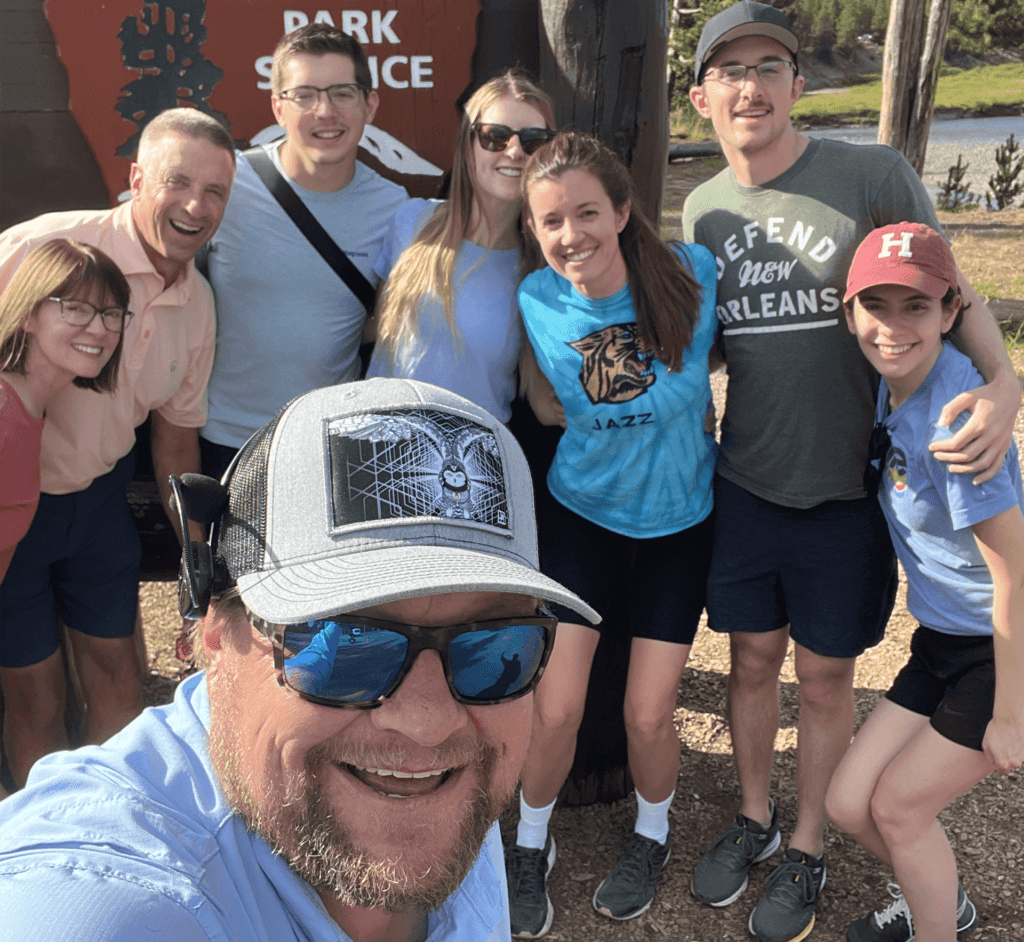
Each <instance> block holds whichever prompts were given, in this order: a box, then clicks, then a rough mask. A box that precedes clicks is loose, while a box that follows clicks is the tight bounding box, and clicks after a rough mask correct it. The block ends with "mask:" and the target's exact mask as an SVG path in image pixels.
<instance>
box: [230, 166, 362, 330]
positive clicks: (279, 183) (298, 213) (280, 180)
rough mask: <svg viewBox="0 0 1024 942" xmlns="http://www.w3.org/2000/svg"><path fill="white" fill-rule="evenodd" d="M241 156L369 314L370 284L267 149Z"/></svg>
mask: <svg viewBox="0 0 1024 942" xmlns="http://www.w3.org/2000/svg"><path fill="white" fill-rule="evenodd" d="M242 156H243V157H245V158H246V159H247V160H248V161H249V163H250V165H251V166H252V169H253V170H255V171H256V174H257V175H258V176H259V178H260V179H261V180H262V181H263V183H264V184H265V185H266V187H267V189H268V190H270V193H271V195H272V196H273V197H274V199H276V200H277V201H278V203H280V204H281V208H282V209H283V210H284V211H285V212H286V213H287V214H288V218H289V219H291V221H292V222H294V223H295V225H296V226H298V228H299V231H300V232H301V233H302V234H303V235H304V236H305V237H306V238H307V239H309V243H310V245H312V246H313V248H315V249H316V250H317V252H319V253H320V255H321V256H323V260H324V261H325V262H327V264H328V265H330V266H331V268H333V269H334V273H335V274H336V275H337V276H338V277H339V278H340V279H341V280H342V281H343V282H345V284H346V285H347V286H348V289H349V291H351V292H352V293H353V294H354V295H355V296H356V297H357V298H358V299H359V303H360V304H362V305H363V307H365V308H366V312H367V314H373V303H374V298H375V296H376V291H375V290H374V287H373V285H371V284H370V282H369V281H368V280H367V278H366V276H365V275H364V274H363V273H362V272H361V271H360V270H359V269H358V268H356V266H355V265H353V264H352V261H351V260H350V259H349V257H348V256H347V255H346V254H345V253H344V252H343V251H342V250H341V249H340V248H338V244H337V243H336V242H335V241H334V239H332V238H331V237H330V236H329V235H328V234H327V230H326V229H324V227H323V226H321V225H320V223H318V222H317V221H316V217H315V216H314V215H313V214H312V213H311V212H310V211H309V210H308V209H307V208H306V204H305V203H303V202H302V200H301V199H300V198H299V195H298V194H297V193H296V192H295V191H294V190H293V189H292V188H291V187H290V186H289V185H288V183H287V181H286V180H285V179H284V177H282V176H281V174H280V173H279V172H278V170H277V167H275V166H274V162H273V161H272V160H271V159H270V157H269V156H268V155H267V152H266V151H265V150H263V148H262V147H253V148H251V149H250V150H247V151H243V153H242Z"/></svg>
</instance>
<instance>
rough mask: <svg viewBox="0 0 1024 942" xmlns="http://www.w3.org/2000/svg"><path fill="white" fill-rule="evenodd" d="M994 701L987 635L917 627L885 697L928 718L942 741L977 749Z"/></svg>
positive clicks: (992, 662) (993, 669)
mask: <svg viewBox="0 0 1024 942" xmlns="http://www.w3.org/2000/svg"><path fill="white" fill-rule="evenodd" d="M995 697H996V663H995V650H994V648H993V645H992V636H991V635H951V634H946V633H945V632H943V631H936V630H935V629H934V628H926V627H925V626H924V625H921V626H920V627H918V629H917V631H915V632H914V637H913V638H912V639H911V640H910V660H909V661H907V663H906V664H905V665H904V666H903V669H902V670H901V671H900V672H899V673H898V674H897V675H896V679H895V680H894V681H893V682H892V686H891V687H890V688H889V692H888V693H887V694H886V695H885V698H886V699H887V700H891V701H892V702H893V703H895V704H896V705H897V706H901V707H903V708H904V709H906V710H910V711H911V713H919V714H921V716H930V717H931V724H932V726H933V727H934V728H935V731H936V732H937V733H939V735H941V736H945V737H946V739H949V740H952V741H953V742H955V743H959V744H960V745H961V746H966V747H967V748H968V749H975V750H977V751H978V752H980V751H981V743H982V740H984V738H985V729H986V728H987V727H988V723H989V720H991V719H992V708H993V706H994V705H995Z"/></svg>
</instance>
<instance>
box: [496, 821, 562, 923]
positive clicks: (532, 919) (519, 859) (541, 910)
mask: <svg viewBox="0 0 1024 942" xmlns="http://www.w3.org/2000/svg"><path fill="white" fill-rule="evenodd" d="M554 863H555V839H554V838H553V837H552V836H551V835H550V834H549V835H548V839H547V841H546V842H545V844H544V849H543V850H537V849H536V848H535V847H520V846H519V845H518V844H512V845H511V846H509V847H506V848H505V877H506V878H507V880H508V908H509V915H510V916H511V922H512V935H513V936H514V937H515V938H517V939H539V938H540V937H541V936H542V935H544V933H546V932H547V931H548V929H550V928H551V923H552V921H553V920H554V918H555V907H554V906H552V905H551V897H549V896H548V891H547V886H546V884H545V880H546V878H547V875H548V874H549V873H550V872H551V868H552V866H554Z"/></svg>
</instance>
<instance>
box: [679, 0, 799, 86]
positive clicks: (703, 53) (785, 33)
mask: <svg viewBox="0 0 1024 942" xmlns="http://www.w3.org/2000/svg"><path fill="white" fill-rule="evenodd" d="M744 36H767V37H768V38H769V39H774V40H775V41H776V42H780V43H782V45H783V46H785V47H786V48H787V49H788V50H789V51H790V52H791V53H793V56H794V57H795V56H796V54H797V50H799V48H800V42H799V40H798V39H797V38H796V34H795V33H794V32H793V27H792V26H791V25H790V22H789V18H788V17H787V16H786V14H785V13H783V12H782V11H781V10H777V9H775V7H773V6H769V5H768V4H767V3H756V2H754V0H740V2H739V3H736V4H733V5H732V6H731V7H726V8H725V9H724V10H722V12H721V13H716V14H715V15H714V16H713V17H711V19H710V20H708V21H707V22H706V23H705V24H704V29H702V30H701V33H700V40H699V42H698V43H697V58H696V60H695V61H694V65H693V72H694V77H695V78H696V80H697V81H698V82H700V80H701V79H702V78H703V72H704V65H705V63H706V62H707V61H708V59H710V58H711V57H712V56H713V55H714V54H715V53H716V52H718V50H719V49H721V48H722V46H724V45H725V44H726V43H731V42H732V41H733V40H734V39H741V38H742V37H744Z"/></svg>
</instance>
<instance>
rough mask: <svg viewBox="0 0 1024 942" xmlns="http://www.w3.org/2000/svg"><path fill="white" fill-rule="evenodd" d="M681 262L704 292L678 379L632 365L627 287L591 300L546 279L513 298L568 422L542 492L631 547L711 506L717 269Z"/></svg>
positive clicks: (559, 280) (650, 363) (643, 362)
mask: <svg viewBox="0 0 1024 942" xmlns="http://www.w3.org/2000/svg"><path fill="white" fill-rule="evenodd" d="M676 251H678V252H679V254H680V255H681V256H682V257H683V258H684V260H685V261H684V264H686V265H687V266H688V267H690V268H691V269H692V271H693V273H694V275H695V277H696V279H697V281H698V283H699V285H700V288H701V290H702V295H701V305H700V311H699V315H698V318H697V321H696V323H695V325H694V332H693V340H692V342H691V344H690V346H689V347H688V348H687V350H686V352H685V353H684V354H683V364H682V369H680V370H679V371H678V372H671V373H670V372H669V371H668V369H667V368H666V366H665V364H664V363H662V362H661V361H660V360H656V359H654V358H652V357H643V356H640V355H638V353H637V349H636V333H635V328H636V312H635V311H634V309H633V298H632V296H631V295H630V291H629V285H628V284H627V285H626V286H625V287H624V288H623V289H622V290H621V291H619V292H617V293H616V294H613V295H612V296H611V297H607V298H598V299H591V298H586V297H584V296H583V295H582V294H580V293H579V292H578V291H577V290H576V289H575V288H574V287H573V286H572V285H571V284H570V283H569V281H567V280H566V279H565V278H563V277H562V276H561V275H559V274H558V273H557V272H555V271H554V269H552V268H544V269H542V270H541V271H537V272H534V273H533V274H531V275H529V276H528V277H527V278H526V279H525V280H524V281H523V284H522V285H521V286H520V289H519V307H520V309H521V310H522V313H523V323H524V324H525V326H526V333H527V336H528V337H529V339H530V343H531V344H532V345H533V350H534V353H535V354H536V356H537V363H538V364H539V365H540V368H541V369H542V370H543V371H544V374H545V376H547V378H548V379H549V380H550V381H551V384H552V385H553V386H554V387H555V392H556V393H557V394H558V398H559V401H560V402H561V403H562V406H563V408H564V409H565V417H566V422H567V423H568V427H567V428H566V430H565V433H564V434H563V435H562V437H561V439H560V440H559V443H558V451H557V452H556V453H555V460H554V462H553V463H552V465H551V470H550V471H549V472H548V487H549V489H550V490H551V493H552V495H554V497H555V498H556V499H557V500H558V501H559V502H560V503H562V504H564V505H565V506H566V507H568V508H569V509H570V510H571V511H573V512H574V513H577V514H579V515H580V516H581V517H584V518H586V519H587V520H590V521H591V522H592V523H596V524H599V525H600V526H602V527H605V528H606V529H608V530H612V531H614V532H615V533H621V534H624V535H625V536H631V537H637V538H648V537H656V536H665V535H667V534H669V533H678V532H679V531H680V530H685V529H687V528H688V527H692V526H694V525H695V524H698V523H700V522H701V521H702V520H703V519H704V518H705V517H707V515H708V514H709V513H711V508H712V503H713V499H712V494H711V479H712V476H713V474H714V468H715V454H716V447H715V439H714V436H713V435H709V434H707V432H705V431H704V417H705V415H706V414H707V410H708V404H709V403H710V402H711V383H710V380H709V378H708V351H709V350H710V349H711V344H712V342H713V341H714V338H715V330H716V327H717V324H718V320H717V319H716V317H715V274H716V273H715V260H714V258H713V257H712V255H711V253H710V252H709V251H708V250H707V249H705V248H703V247H702V246H699V245H687V246H685V247H678V246H677V248H676Z"/></svg>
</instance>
